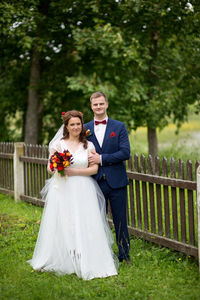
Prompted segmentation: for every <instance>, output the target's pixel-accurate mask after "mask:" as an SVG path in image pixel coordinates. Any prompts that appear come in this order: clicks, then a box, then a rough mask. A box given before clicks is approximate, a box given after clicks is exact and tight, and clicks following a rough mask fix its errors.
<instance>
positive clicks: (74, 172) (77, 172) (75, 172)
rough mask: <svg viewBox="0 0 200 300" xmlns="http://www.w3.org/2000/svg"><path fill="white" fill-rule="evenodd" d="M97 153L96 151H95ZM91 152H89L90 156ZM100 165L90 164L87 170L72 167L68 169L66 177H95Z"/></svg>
mask: <svg viewBox="0 0 200 300" xmlns="http://www.w3.org/2000/svg"><path fill="white" fill-rule="evenodd" d="M93 151H95V149H93ZM90 152H91V150H89V155H90ZM98 168H99V166H98V164H90V163H89V164H88V167H87V168H72V167H67V168H66V169H65V175H67V176H91V175H95V174H97V172H98Z"/></svg>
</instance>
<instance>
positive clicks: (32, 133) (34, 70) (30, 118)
mask: <svg viewBox="0 0 200 300" xmlns="http://www.w3.org/2000/svg"><path fill="white" fill-rule="evenodd" d="M39 82H40V62H39V57H38V53H37V50H36V49H34V50H33V54H32V65H31V74H30V85H29V91H28V107H27V112H26V122H25V143H27V144H37V142H38V121H39V114H38V112H39V111H38V110H39V104H40V96H39Z"/></svg>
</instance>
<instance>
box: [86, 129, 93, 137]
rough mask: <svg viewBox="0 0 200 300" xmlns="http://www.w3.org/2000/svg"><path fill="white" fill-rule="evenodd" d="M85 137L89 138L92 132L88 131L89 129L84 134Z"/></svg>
mask: <svg viewBox="0 0 200 300" xmlns="http://www.w3.org/2000/svg"><path fill="white" fill-rule="evenodd" d="M85 135H86V137H89V136H91V135H92V132H91V131H90V129H87V130H86V132H85Z"/></svg>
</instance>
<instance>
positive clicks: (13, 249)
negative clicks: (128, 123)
mask: <svg viewBox="0 0 200 300" xmlns="http://www.w3.org/2000/svg"><path fill="white" fill-rule="evenodd" d="M175 132H176V127H175V126H174V125H169V126H168V127H167V128H165V129H164V130H163V131H161V132H158V141H159V155H160V157H163V156H166V157H167V158H170V157H174V158H175V159H178V158H182V159H183V160H184V161H186V160H187V159H191V160H192V161H193V162H194V161H196V160H198V159H199V155H200V150H199V144H200V135H199V133H200V122H199V120H198V117H196V116H191V118H190V122H189V123H185V124H184V125H183V126H182V128H181V129H180V132H179V134H178V135H176V134H175ZM146 135H147V132H146V129H145V128H139V129H138V130H137V131H136V132H132V133H131V135H130V141H131V149H132V153H135V152H137V153H138V155H140V154H141V153H144V154H145V155H147V152H148V147H147V138H146ZM41 215H42V208H39V207H36V206H33V205H31V204H26V203H22V202H19V203H17V204H16V203H15V202H14V200H13V199H12V198H9V197H8V196H4V195H0V299H1V300H4V299H5V300H7V299H11V300H25V299H30V300H32V299H33V300H35V299H37V300H39V299H41V300H43V299H50V300H51V299H67V300H79V299H85V300H86V299H87V300H90V299H97V300H98V299H105V300H119V299H120V300H121V299H124V300H126V299H130V300H140V299H142V300H165V299H166V300H179V299H180V300H196V299H197V300H199V299H200V276H199V272H198V260H197V259H196V258H192V257H190V256H185V255H183V254H181V253H178V252H175V251H172V250H169V249H167V248H164V247H160V246H157V245H154V244H152V243H148V242H146V241H144V240H141V239H135V238H133V237H131V250H130V256H131V262H132V263H131V265H127V264H125V263H121V264H120V267H119V275H118V276H114V277H110V278H105V279H93V280H91V281H83V280H82V279H80V278H78V277H77V276H76V275H65V276H58V275H56V274H54V273H37V272H35V271H33V270H32V268H31V267H30V265H29V264H28V263H27V262H26V261H27V260H28V259H30V258H31V256H32V254H33V250H34V246H35V242H36V238H37V234H38V230H39V224H40V220H41ZM114 250H115V251H116V250H117V247H116V244H115V245H114Z"/></svg>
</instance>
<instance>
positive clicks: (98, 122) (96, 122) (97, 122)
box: [94, 120, 107, 125]
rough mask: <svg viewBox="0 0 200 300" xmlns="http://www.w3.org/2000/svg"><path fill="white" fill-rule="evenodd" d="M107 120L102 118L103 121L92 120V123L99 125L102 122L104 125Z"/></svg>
mask: <svg viewBox="0 0 200 300" xmlns="http://www.w3.org/2000/svg"><path fill="white" fill-rule="evenodd" d="M106 123H107V121H106V120H103V121H94V124H95V125H99V124H104V125H106Z"/></svg>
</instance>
